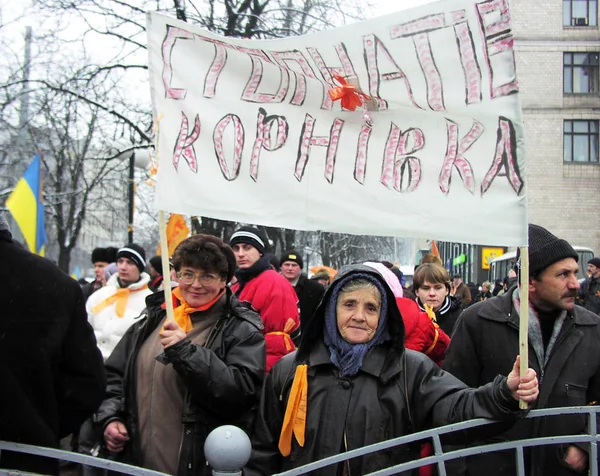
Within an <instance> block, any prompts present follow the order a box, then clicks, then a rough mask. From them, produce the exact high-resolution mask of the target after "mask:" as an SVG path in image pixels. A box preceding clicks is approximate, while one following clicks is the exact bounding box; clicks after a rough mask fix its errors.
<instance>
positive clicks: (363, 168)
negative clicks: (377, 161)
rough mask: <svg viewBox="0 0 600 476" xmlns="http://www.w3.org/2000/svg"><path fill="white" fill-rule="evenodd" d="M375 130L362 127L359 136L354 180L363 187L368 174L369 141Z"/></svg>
mask: <svg viewBox="0 0 600 476" xmlns="http://www.w3.org/2000/svg"><path fill="white" fill-rule="evenodd" d="M371 132H373V129H372V128H371V127H369V126H362V128H361V129H360V134H359V136H358V146H357V147H356V160H355V161H354V180H356V181H357V182H358V183H360V184H361V185H362V184H364V183H365V175H366V173H367V152H368V149H369V139H370V138H371Z"/></svg>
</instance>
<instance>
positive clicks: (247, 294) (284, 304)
mask: <svg viewBox="0 0 600 476" xmlns="http://www.w3.org/2000/svg"><path fill="white" fill-rule="evenodd" d="M239 287H240V285H239V283H236V284H234V285H233V286H231V290H232V291H233V292H234V293H235V294H236V295H237V291H238V289H239ZM238 299H239V300H240V302H242V303H244V302H246V303H249V304H250V305H251V306H252V309H254V310H255V311H256V312H258V314H259V315H260V317H261V319H262V321H263V325H264V327H265V328H264V330H263V333H264V334H265V343H266V346H267V368H266V369H267V372H268V371H269V369H270V368H271V367H272V366H273V364H275V362H277V361H278V360H279V359H280V358H281V357H283V356H284V355H286V354H289V353H290V352H292V351H293V350H295V349H296V346H295V345H294V343H293V342H292V339H291V337H290V333H291V332H293V331H294V330H296V329H297V328H298V325H299V324H300V318H299V316H298V304H297V303H298V297H297V296H296V291H294V288H293V287H292V285H291V284H290V283H289V282H288V280H287V279H285V278H284V277H283V276H281V275H280V274H279V273H276V272H275V271H273V270H271V269H269V270H266V271H263V272H262V273H260V274H259V275H258V276H256V277H255V278H252V279H251V280H250V281H248V282H247V283H246V285H245V286H244V288H243V289H242V292H241V293H240V294H239V295H238Z"/></svg>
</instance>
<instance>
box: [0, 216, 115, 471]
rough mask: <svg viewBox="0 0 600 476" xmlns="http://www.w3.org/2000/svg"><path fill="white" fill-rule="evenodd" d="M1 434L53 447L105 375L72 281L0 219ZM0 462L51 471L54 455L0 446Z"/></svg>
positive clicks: (92, 399) (90, 406) (93, 404)
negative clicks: (20, 240) (20, 241)
mask: <svg viewBox="0 0 600 476" xmlns="http://www.w3.org/2000/svg"><path fill="white" fill-rule="evenodd" d="M0 262H1V263H2V265H1V266H0V288H1V289H2V291H0V440H7V441H14V442H19V443H26V444H32V445H39V446H46V447H54V448H58V446H59V439H60V438H62V437H64V436H67V435H69V434H70V433H72V432H73V431H74V430H76V429H77V428H78V427H79V425H81V423H82V422H83V421H84V420H85V419H86V418H88V417H89V416H91V414H92V413H93V412H94V411H95V410H96V408H97V407H98V405H99V404H100V402H101V401H102V398H103V396H104V391H105V385H106V379H105V375H104V365H103V362H102V356H101V354H100V351H99V350H98V348H97V347H96V338H95V337H94V332H93V330H92V327H91V326H90V325H89V324H88V322H87V314H86V312H85V307H84V302H83V295H82V293H81V288H80V286H79V284H78V283H77V281H75V280H74V279H72V278H71V277H69V276H67V275H66V274H65V273H64V272H63V271H61V270H60V269H59V268H58V267H57V266H56V265H54V264H53V263H52V262H50V261H49V260H47V259H45V258H41V257H39V256H36V255H33V254H32V253H30V252H29V251H27V250H25V249H23V248H21V247H19V246H17V245H16V244H14V243H13V242H12V239H11V238H10V234H9V233H8V232H7V231H6V229H4V230H3V229H2V227H0ZM0 468H2V469H15V470H21V471H25V472H33V473H43V474H49V473H57V471H58V464H57V461H56V460H51V459H47V458H42V457H36V456H31V455H26V454H21V453H14V452H9V451H2V453H1V454H0Z"/></svg>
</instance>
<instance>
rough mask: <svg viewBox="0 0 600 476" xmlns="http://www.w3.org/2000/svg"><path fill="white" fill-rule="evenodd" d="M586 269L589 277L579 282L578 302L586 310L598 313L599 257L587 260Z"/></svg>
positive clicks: (599, 307) (599, 289)
mask: <svg viewBox="0 0 600 476" xmlns="http://www.w3.org/2000/svg"><path fill="white" fill-rule="evenodd" d="M587 270H588V273H589V274H590V277H589V278H587V279H586V280H585V281H584V282H583V283H581V289H580V290H579V302H580V303H581V305H582V306H583V307H585V308H586V309H587V310H588V311H592V312H593V313H594V314H600V257H598V256H596V257H595V258H592V259H591V260H589V261H588V262H587Z"/></svg>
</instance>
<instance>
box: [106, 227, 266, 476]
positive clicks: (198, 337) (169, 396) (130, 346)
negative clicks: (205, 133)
mask: <svg viewBox="0 0 600 476" xmlns="http://www.w3.org/2000/svg"><path fill="white" fill-rule="evenodd" d="M173 264H174V267H175V270H176V271H177V278H178V281H179V286H178V287H177V288H175V289H174V290H173V301H174V302H173V304H174V307H175V316H174V317H175V320H174V321H167V319H166V311H165V306H164V294H163V293H162V292H158V293H155V294H151V295H150V296H148V298H147V299H146V304H147V306H148V309H147V317H146V318H144V319H142V320H141V321H140V322H138V323H136V324H134V325H133V326H131V327H130V328H129V330H128V331H127V333H126V334H125V335H124V337H123V339H122V340H121V341H120V342H119V344H118V345H117V347H116V348H115V350H114V352H113V353H112V355H111V356H110V357H109V358H108V360H107V361H106V373H107V377H108V385H107V389H106V399H105V400H104V402H103V403H102V405H101V406H100V409H99V410H98V413H97V415H96V418H95V421H97V422H98V424H100V425H102V428H103V431H104V440H105V443H106V447H107V449H108V450H109V451H110V452H112V453H118V454H119V459H120V460H123V461H125V462H129V463H132V464H135V465H138V466H143V467H145V468H149V469H154V470H157V471H161V472H163V473H168V474H177V475H187V474H189V475H191V474H193V475H209V474H210V468H209V467H208V465H207V464H206V460H205V457H204V441H205V439H206V437H207V436H208V434H209V433H210V432H211V431H212V430H213V429H214V428H216V427H218V426H221V425H225V424H231V425H237V426H239V427H241V428H242V429H244V430H246V431H250V430H251V426H252V421H253V417H254V413H255V409H256V407H257V404H258V398H259V393H260V388H261V385H262V381H263V379H264V373H265V365H266V351H265V339H264V337H263V334H262V321H261V319H260V317H259V316H258V314H256V313H255V312H253V311H251V310H248V309H247V308H245V307H243V306H242V305H241V304H240V302H239V301H238V300H237V298H236V297H235V296H234V295H233V293H232V292H231V290H230V289H229V288H228V287H227V283H228V282H229V280H231V277H232V276H233V273H234V271H235V267H236V263H235V256H234V254H233V251H232V249H231V248H230V247H229V246H228V245H226V244H224V243H223V241H222V240H221V239H219V238H217V237H215V236H209V235H194V236H192V237H190V238H188V239H187V240H185V241H183V242H182V243H181V244H180V245H179V246H178V247H177V248H176V250H175V253H174V255H173Z"/></svg>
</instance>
